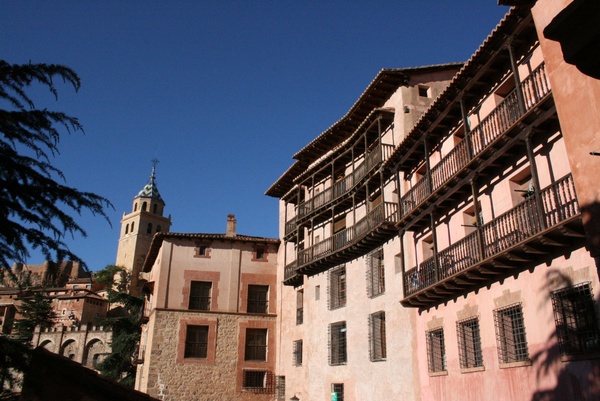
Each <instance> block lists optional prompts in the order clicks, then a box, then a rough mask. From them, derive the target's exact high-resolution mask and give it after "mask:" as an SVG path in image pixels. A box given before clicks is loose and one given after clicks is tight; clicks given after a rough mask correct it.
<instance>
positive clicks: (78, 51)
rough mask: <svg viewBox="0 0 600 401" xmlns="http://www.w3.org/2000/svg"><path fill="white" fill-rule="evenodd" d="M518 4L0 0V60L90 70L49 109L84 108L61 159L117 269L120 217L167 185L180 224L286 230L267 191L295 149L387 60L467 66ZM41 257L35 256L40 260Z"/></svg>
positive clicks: (97, 251)
mask: <svg viewBox="0 0 600 401" xmlns="http://www.w3.org/2000/svg"><path fill="white" fill-rule="evenodd" d="M507 11H508V8H506V7H502V6H498V5H497V2H496V1H493V0H490V1H481V0H472V1H466V0H465V1H452V2H449V1H442V0H436V1H434V0H430V1H414V0H404V1H401V0H396V1H368V2H367V1H346V2H343V1H275V0H272V1H263V0H257V1H250V0H248V1H172V2H166V1H101V2H92V1H52V2H49V1H7V0H5V1H3V2H2V12H1V13H0V26H1V27H2V29H1V30H2V35H1V37H0V58H3V59H4V60H6V61H8V62H10V63H27V62H29V61H31V62H35V63H37V62H43V63H57V64H64V65H66V66H68V67H71V68H72V69H74V70H75V71H76V72H77V73H78V74H79V76H80V78H81V80H82V87H81V90H80V91H79V92H78V93H74V91H73V90H72V89H71V88H69V87H67V86H60V85H59V87H60V93H59V100H58V102H55V101H54V100H53V98H52V97H51V96H49V95H48V94H47V93H45V92H43V93H38V92H39V91H35V92H32V93H35V95H36V99H37V102H38V105H39V106H42V107H48V108H49V109H55V110H60V111H63V112H66V113H67V114H70V115H72V116H75V117H77V118H79V120H80V122H81V123H82V124H83V126H84V129H85V134H84V135H82V134H73V135H66V134H65V135H64V136H63V137H62V139H61V142H60V145H59V148H60V150H61V153H60V155H58V156H57V157H56V158H55V159H53V160H52V162H53V163H54V164H55V165H56V166H57V167H58V168H59V169H61V170H62V171H63V173H64V174H65V176H66V179H67V184H68V185H70V186H74V187H76V188H78V189H81V190H85V191H91V192H95V193H97V194H100V195H102V196H105V197H107V198H108V199H110V201H111V202H112V203H113V205H114V207H115V210H108V212H109V217H110V220H111V223H112V227H111V226H110V225H109V224H108V223H107V222H106V221H104V220H102V219H101V218H98V217H93V216H91V215H88V214H84V215H82V216H81V217H80V218H79V220H78V221H79V222H80V223H81V225H82V226H83V227H84V229H85V230H86V231H87V233H88V236H87V237H86V238H83V237H76V238H72V239H71V238H67V239H66V241H67V243H68V244H69V245H70V248H71V250H72V251H74V252H75V253H76V254H78V255H79V256H81V257H82V258H83V259H84V260H85V261H86V262H87V263H88V265H89V267H90V268H91V269H92V270H97V269H100V268H102V267H104V266H106V265H107V264H111V263H114V261H115V255H116V249H117V242H118V238H119V227H120V219H121V217H122V215H123V213H124V212H130V211H131V205H132V199H133V197H134V196H135V195H136V194H137V192H138V191H139V190H140V189H141V188H142V187H143V186H144V185H145V184H146V183H147V181H148V178H149V175H150V171H151V160H152V159H153V158H158V159H159V160H160V163H159V164H158V166H157V185H158V188H159V190H160V192H161V195H162V196H163V199H164V200H165V202H166V214H167V215H168V214H171V215H172V221H173V225H172V227H171V231H174V232H205V233H223V232H224V231H225V225H226V219H227V214H229V213H233V214H235V215H236V219H237V222H238V223H237V228H238V233H241V234H247V235H257V236H265V237H278V231H277V218H278V217H277V216H278V202H277V200H276V199H273V198H269V197H267V196H265V195H264V192H265V191H266V190H267V188H268V187H269V186H270V185H271V184H272V183H273V182H275V181H276V180H277V179H278V178H279V177H280V175H281V174H282V173H283V172H284V171H285V170H286V169H287V168H288V167H289V166H290V165H291V164H292V162H293V160H292V158H291V157H292V155H293V154H294V153H296V152H297V151H298V150H299V149H301V148H302V147H303V146H304V145H306V144H307V143H309V142H310V141H311V140H312V139H314V138H315V137H316V136H318V135H319V134H320V133H321V132H323V131H324V130H325V129H327V128H328V127H329V126H330V125H332V124H333V123H334V122H336V121H337V120H339V119H340V118H341V117H342V116H343V115H344V114H345V113H346V112H347V111H348V109H349V108H350V107H351V106H352V104H353V103H354V102H355V101H356V99H357V98H358V96H360V94H361V93H362V92H363V90H364V89H365V88H366V86H367V85H368V84H369V83H370V82H371V80H372V79H373V78H374V77H375V75H376V74H377V73H378V72H379V71H380V70H381V69H382V68H401V67H414V66H420V65H429V64H439V63H447V62H456V61H465V60H467V59H468V58H469V57H470V56H471V54H472V53H473V52H474V51H475V50H476V49H477V48H478V46H479V45H480V44H481V42H482V41H483V40H484V39H485V38H486V36H487V35H488V34H489V33H490V32H491V31H492V29H493V28H494V27H495V26H496V25H497V23H498V22H499V21H500V19H501V18H502V16H503V15H504V14H505V13H506V12H507ZM42 261H43V260H42V257H41V255H39V254H37V253H35V252H33V253H32V256H31V258H30V259H29V261H28V262H29V263H41V262H42Z"/></svg>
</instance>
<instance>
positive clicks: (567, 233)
mask: <svg viewBox="0 0 600 401" xmlns="http://www.w3.org/2000/svg"><path fill="white" fill-rule="evenodd" d="M559 230H560V232H561V233H562V234H563V235H564V236H566V237H575V238H585V233H583V232H581V231H578V230H574V229H572V228H569V227H567V226H561V227H560V228H559Z"/></svg>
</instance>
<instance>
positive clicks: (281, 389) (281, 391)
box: [275, 376, 285, 401]
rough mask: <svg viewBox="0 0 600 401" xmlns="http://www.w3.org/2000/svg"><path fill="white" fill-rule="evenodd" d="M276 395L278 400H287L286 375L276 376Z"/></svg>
mask: <svg viewBox="0 0 600 401" xmlns="http://www.w3.org/2000/svg"><path fill="white" fill-rule="evenodd" d="M275 396H276V400H277V401H284V400H285V376H275Z"/></svg>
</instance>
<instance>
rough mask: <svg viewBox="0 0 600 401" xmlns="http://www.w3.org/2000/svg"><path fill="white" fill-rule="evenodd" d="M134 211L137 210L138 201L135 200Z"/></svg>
mask: <svg viewBox="0 0 600 401" xmlns="http://www.w3.org/2000/svg"><path fill="white" fill-rule="evenodd" d="M133 211H134V212H137V202H135V203H134V204H133Z"/></svg>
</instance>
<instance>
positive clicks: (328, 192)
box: [285, 144, 394, 236]
mask: <svg viewBox="0 0 600 401" xmlns="http://www.w3.org/2000/svg"><path fill="white" fill-rule="evenodd" d="M393 151H394V146H393V145H386V144H380V145H378V146H376V147H375V148H373V149H372V150H371V151H370V152H369V153H367V155H366V157H365V159H364V161H363V162H361V163H360V164H359V165H358V166H357V167H355V169H354V171H353V172H352V173H351V174H349V175H347V176H345V177H344V178H343V179H342V180H340V181H337V182H335V183H334V184H333V185H332V186H331V187H329V188H327V189H325V190H323V191H322V192H319V193H318V194H316V195H314V196H313V197H311V198H309V199H307V200H306V201H304V202H301V203H300V204H299V205H298V212H297V216H294V217H293V218H292V219H290V220H288V221H287V222H286V225H285V235H286V236H287V235H289V234H292V233H293V232H294V231H295V230H296V227H297V224H298V222H300V220H302V219H305V218H307V217H308V216H310V215H312V214H315V213H318V212H319V211H320V210H322V209H323V208H326V207H329V205H330V204H331V203H332V202H335V201H337V200H339V199H340V198H342V197H344V196H345V195H348V194H349V193H350V192H351V191H352V190H353V189H355V188H356V187H357V186H358V185H360V184H361V183H362V182H363V180H364V179H365V178H366V177H368V176H369V175H370V174H371V173H372V172H374V171H376V170H377V169H378V168H379V166H380V165H381V164H382V163H383V162H385V161H386V160H387V159H388V158H389V157H390V155H391V154H392V152H393Z"/></svg>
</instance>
